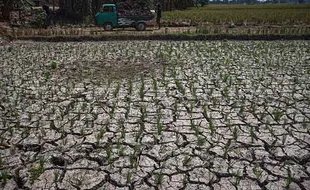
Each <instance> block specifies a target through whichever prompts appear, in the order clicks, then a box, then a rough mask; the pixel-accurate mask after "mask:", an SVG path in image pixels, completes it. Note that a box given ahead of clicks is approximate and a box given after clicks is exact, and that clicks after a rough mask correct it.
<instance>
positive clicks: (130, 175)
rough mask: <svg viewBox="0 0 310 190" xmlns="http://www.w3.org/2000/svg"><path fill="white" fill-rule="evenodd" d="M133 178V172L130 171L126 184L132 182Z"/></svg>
mask: <svg viewBox="0 0 310 190" xmlns="http://www.w3.org/2000/svg"><path fill="white" fill-rule="evenodd" d="M131 178H132V172H131V171H129V172H128V173H127V176H126V184H129V183H131Z"/></svg>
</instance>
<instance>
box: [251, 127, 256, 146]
mask: <svg viewBox="0 0 310 190" xmlns="http://www.w3.org/2000/svg"><path fill="white" fill-rule="evenodd" d="M250 135H251V143H252V144H253V143H254V138H256V136H255V133H254V127H253V126H251V127H250Z"/></svg>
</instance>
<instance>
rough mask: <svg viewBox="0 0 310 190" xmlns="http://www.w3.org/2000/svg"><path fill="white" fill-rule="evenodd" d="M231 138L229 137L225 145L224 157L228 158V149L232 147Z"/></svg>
mask: <svg viewBox="0 0 310 190" xmlns="http://www.w3.org/2000/svg"><path fill="white" fill-rule="evenodd" d="M230 145H231V139H228V141H227V143H226V144H225V146H224V158H227V154H228V151H229V149H230Z"/></svg>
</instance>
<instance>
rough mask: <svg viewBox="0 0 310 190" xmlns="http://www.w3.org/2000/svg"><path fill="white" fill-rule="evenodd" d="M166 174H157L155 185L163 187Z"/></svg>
mask: <svg viewBox="0 0 310 190" xmlns="http://www.w3.org/2000/svg"><path fill="white" fill-rule="evenodd" d="M163 179H164V174H163V173H162V172H159V173H155V184H156V186H161V185H162V183H163Z"/></svg>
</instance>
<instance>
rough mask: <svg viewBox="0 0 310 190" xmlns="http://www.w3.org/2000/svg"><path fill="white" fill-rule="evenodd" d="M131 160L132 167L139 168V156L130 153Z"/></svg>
mask: <svg viewBox="0 0 310 190" xmlns="http://www.w3.org/2000/svg"><path fill="white" fill-rule="evenodd" d="M129 162H130V165H131V167H132V168H135V169H137V167H138V158H137V156H136V155H134V154H130V155H129Z"/></svg>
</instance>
